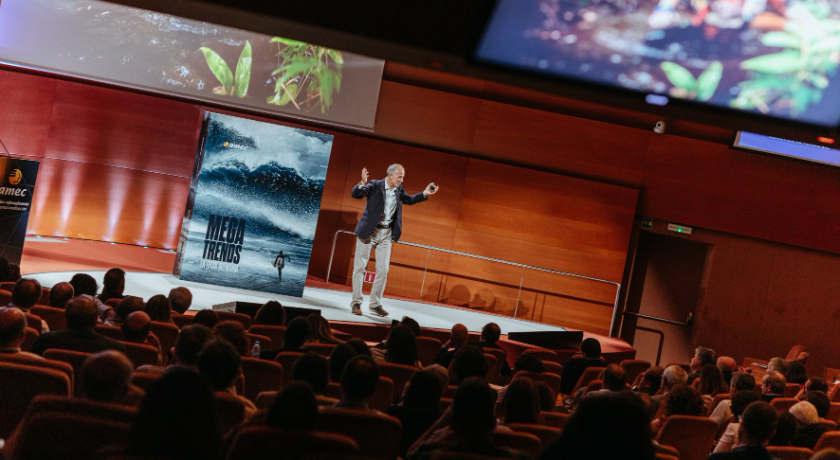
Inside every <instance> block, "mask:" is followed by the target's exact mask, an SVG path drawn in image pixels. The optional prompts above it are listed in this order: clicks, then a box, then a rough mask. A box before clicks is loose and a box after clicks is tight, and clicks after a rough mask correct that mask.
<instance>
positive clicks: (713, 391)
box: [699, 364, 729, 409]
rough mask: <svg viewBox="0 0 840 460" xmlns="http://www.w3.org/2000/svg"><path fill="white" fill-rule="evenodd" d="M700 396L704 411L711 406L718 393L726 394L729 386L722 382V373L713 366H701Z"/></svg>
mask: <svg viewBox="0 0 840 460" xmlns="http://www.w3.org/2000/svg"><path fill="white" fill-rule="evenodd" d="M699 390H700V394H701V395H703V402H704V404H705V405H706V409H709V405H710V404H712V399H714V397H715V396H717V395H718V394H720V393H728V392H729V385H727V384H726V381H725V380H723V372H721V370H720V368H719V367H717V366H716V365H714V364H709V365H706V366H703V369H701V370H700V388H699Z"/></svg>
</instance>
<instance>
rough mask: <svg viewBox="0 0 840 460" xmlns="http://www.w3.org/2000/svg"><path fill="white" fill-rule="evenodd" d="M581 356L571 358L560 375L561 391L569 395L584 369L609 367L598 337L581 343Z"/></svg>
mask: <svg viewBox="0 0 840 460" xmlns="http://www.w3.org/2000/svg"><path fill="white" fill-rule="evenodd" d="M580 353H581V355H582V356H581V357H580V358H575V357H572V358H569V360H568V361H566V364H564V365H563V375H561V376H560V393H563V394H564V395H568V394H569V393H571V392H572V390H573V389H574V388H575V385H576V384H577V382H578V380H579V379H580V376H581V375H583V371H585V370H586V368H588V367H607V363H606V361H604V358H602V357H601V342H599V341H598V340H597V339H593V338H591V337H590V338H588V339H583V341H582V342H581V343H580Z"/></svg>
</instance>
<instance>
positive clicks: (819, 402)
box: [804, 391, 834, 421]
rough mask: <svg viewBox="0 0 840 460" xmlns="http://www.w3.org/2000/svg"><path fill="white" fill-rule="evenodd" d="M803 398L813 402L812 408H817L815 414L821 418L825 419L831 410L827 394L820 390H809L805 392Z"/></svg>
mask: <svg viewBox="0 0 840 460" xmlns="http://www.w3.org/2000/svg"><path fill="white" fill-rule="evenodd" d="M804 400H805V401H808V402H809V403H811V404H813V405H814V408H815V409H817V416H818V417H819V418H820V419H821V420H825V418H826V417H827V416H828V412H829V411H830V410H831V400H830V399H828V395H827V394H825V393H823V392H822V391H809V392H808V393H806V394H805V398H804ZM832 421H834V420H832Z"/></svg>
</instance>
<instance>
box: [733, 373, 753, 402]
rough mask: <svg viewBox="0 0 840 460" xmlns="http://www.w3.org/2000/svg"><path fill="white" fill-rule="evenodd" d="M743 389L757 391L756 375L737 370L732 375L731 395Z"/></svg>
mask: <svg viewBox="0 0 840 460" xmlns="http://www.w3.org/2000/svg"><path fill="white" fill-rule="evenodd" d="M741 390H749V391H755V377H753V375H752V374H750V373H748V372H736V373H735V374H733V375H732V380H731V381H730V383H729V395H730V396H735V393H736V392H738V391H741Z"/></svg>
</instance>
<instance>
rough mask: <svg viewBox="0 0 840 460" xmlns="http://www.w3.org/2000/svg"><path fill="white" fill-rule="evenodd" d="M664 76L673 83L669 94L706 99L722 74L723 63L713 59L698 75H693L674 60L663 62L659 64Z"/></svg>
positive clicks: (715, 87)
mask: <svg viewBox="0 0 840 460" xmlns="http://www.w3.org/2000/svg"><path fill="white" fill-rule="evenodd" d="M659 66H660V67H661V68H662V71H663V72H665V76H666V77H667V78H668V80H669V81H670V82H671V84H672V85H674V87H673V88H671V92H670V93H671V96H674V97H680V98H683V99H692V100H698V101H708V100H709V99H711V97H712V95H713V94H715V90H717V87H718V84H719V83H720V77H721V76H722V75H723V65H722V64H721V63H720V61H714V62H712V63H711V64H709V67H707V68H706V70H704V71H703V72H702V73H701V74H700V76H698V77H697V78H694V75H692V74H691V72H689V71H688V69H686V68H685V67H683V66H681V65H679V64H677V63H675V62H670V61H668V62H663V63H662V64H660V65H659Z"/></svg>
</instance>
